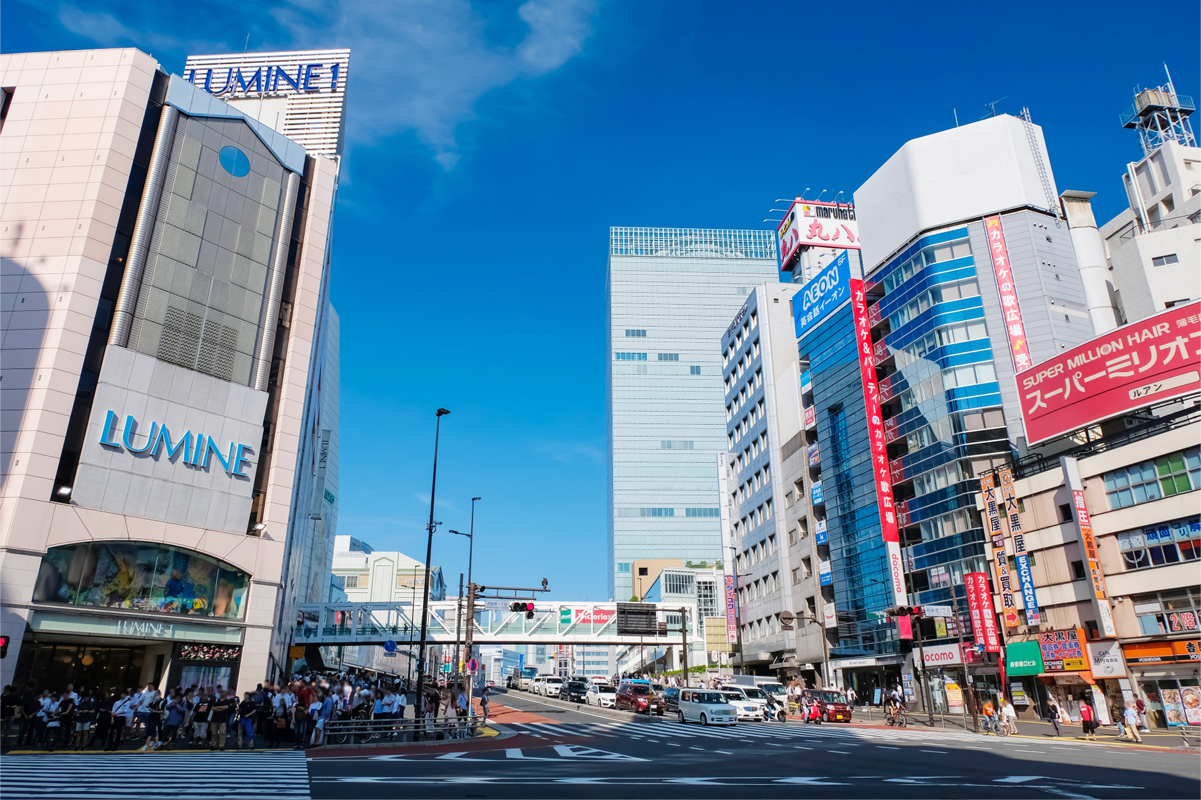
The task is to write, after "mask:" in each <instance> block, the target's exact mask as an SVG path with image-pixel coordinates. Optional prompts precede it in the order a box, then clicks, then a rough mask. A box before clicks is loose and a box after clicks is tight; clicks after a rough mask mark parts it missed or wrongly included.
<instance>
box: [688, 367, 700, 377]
mask: <svg viewBox="0 0 1201 800" xmlns="http://www.w3.org/2000/svg"><path fill="white" fill-rule="evenodd" d="M688 374H689V375H700V374H701V368H700V367H689V368H688Z"/></svg>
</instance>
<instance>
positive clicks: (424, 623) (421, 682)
mask: <svg viewBox="0 0 1201 800" xmlns="http://www.w3.org/2000/svg"><path fill="white" fill-rule="evenodd" d="M449 413H450V412H449V411H447V410H446V409H445V408H439V409H438V411H437V416H436V422H435V423H434V477H433V481H432V482H431V484H430V523H429V525H428V526H427V527H426V530H428V531H429V536H428V538H427V539H426V542H425V585H424V586H423V587H422V600H421V641H420V644H419V645H418V646H419V648H420V649H419V650H418V652H417V696H416V699H415V700H414V701H413V705H414V707H415V708H417V709H421V708H423V707H424V703H423V702H422V698H423V697H424V694H425V667H426V664H425V642H426V639H427V637H428V636H429V621H430V560H431V559H432V558H433V557H434V496H435V494H436V493H437V491H438V436H439V434H441V432H442V418H443V417H444V416H446V415H447V414H449Z"/></svg>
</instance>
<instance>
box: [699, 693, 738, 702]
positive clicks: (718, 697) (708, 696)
mask: <svg viewBox="0 0 1201 800" xmlns="http://www.w3.org/2000/svg"><path fill="white" fill-rule="evenodd" d="M692 699H693V700H695V701H696V702H698V703H719V704H721V703H729V702H730V701H729V700H727V699H726V696H725V695H724V694H722V693H721V692H697V693H696V694H694V695H693V696H692Z"/></svg>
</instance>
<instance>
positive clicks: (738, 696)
mask: <svg viewBox="0 0 1201 800" xmlns="http://www.w3.org/2000/svg"><path fill="white" fill-rule="evenodd" d="M722 694H724V695H725V696H726V698H727V700H728V701H729V703H730V705H731V706H733V707H734V710H735V711H737V712H738V721H739V722H742V721H743V720H748V721H750V722H757V721H766V720H767V712H766V711H764V710H763V707H762V706H760V705H758V704H756V703H754V702H752V701H751V700H749V699H747V697H746V695H744V694H743V693H742V692H740V691H739V690H737V689H729V688H727V689H725V690H723V692H722Z"/></svg>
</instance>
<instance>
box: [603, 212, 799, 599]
mask: <svg viewBox="0 0 1201 800" xmlns="http://www.w3.org/2000/svg"><path fill="white" fill-rule="evenodd" d="M778 277H779V272H778V270H777V261H776V239H775V233H774V232H772V231H727V230H695V229H682V228H612V229H611V230H610V236H609V276H608V305H609V356H608V358H609V362H608V363H609V367H608V414H609V568H610V569H609V592H610V594H611V596H612V597H613V598H615V599H617V600H627V599H629V597H630V596H631V595H632V594H633V591H634V583H633V577H632V575H631V571H630V570H631V565H632V562H633V561H634V560H636V559H659V558H679V559H684V560H693V561H708V562H709V563H713V562H714V561H717V560H719V559H721V558H722V552H721V514H720V494H719V490H718V467H717V455H718V454H719V453H725V452H726V450H727V449H728V443H727V441H726V419H725V416H724V414H725V412H724V408H725V400H724V398H725V388H724V386H723V385H722V365H721V336H722V333H723V332H724V331H725V329H726V327H727V326H728V325H729V324H730V320H731V318H732V317H733V316H734V315H735V314H736V313H737V312H738V310H739V309H740V308H741V307H742V305H743V303H744V302H745V301H746V298H747V295H748V294H749V293H750V292H751V291H752V290H753V289H754V288H755V287H756V286H758V285H759V284H762V283H763V282H765V281H769V280H777V279H778Z"/></svg>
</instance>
